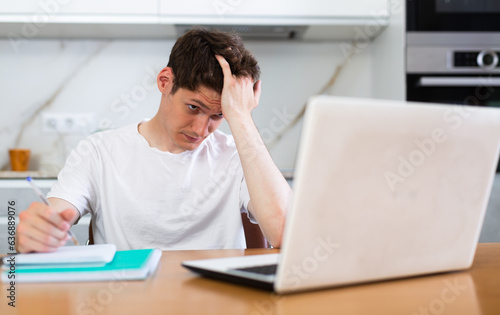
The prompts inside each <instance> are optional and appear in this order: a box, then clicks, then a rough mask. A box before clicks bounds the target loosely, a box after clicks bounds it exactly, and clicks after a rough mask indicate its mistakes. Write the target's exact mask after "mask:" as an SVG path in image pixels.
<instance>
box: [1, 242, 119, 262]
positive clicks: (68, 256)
mask: <svg viewBox="0 0 500 315" xmlns="http://www.w3.org/2000/svg"><path fill="white" fill-rule="evenodd" d="M115 252H116V246H115V245H114V244H99V245H93V246H62V247H59V248H58V249H57V250H56V251H55V252H50V253H29V254H17V255H15V264H16V265H17V266H20V265H23V266H28V265H30V266H31V265H33V266H43V265H45V266H50V265H71V264H78V265H85V264H92V265H94V264H99V265H103V264H105V263H108V262H110V261H111V260H113V257H114V256H115ZM9 261H10V256H7V257H4V258H3V264H4V265H5V264H9Z"/></svg>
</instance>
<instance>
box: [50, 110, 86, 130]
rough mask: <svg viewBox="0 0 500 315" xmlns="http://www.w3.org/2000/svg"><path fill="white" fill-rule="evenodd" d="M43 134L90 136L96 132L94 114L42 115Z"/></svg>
mask: <svg viewBox="0 0 500 315" xmlns="http://www.w3.org/2000/svg"><path fill="white" fill-rule="evenodd" d="M41 116H42V132H43V133H48V134H57V133H59V134H76V133H81V134H89V133H91V132H92V131H94V130H95V122H96V119H95V115H94V114H93V113H47V112H45V113H42V115H41Z"/></svg>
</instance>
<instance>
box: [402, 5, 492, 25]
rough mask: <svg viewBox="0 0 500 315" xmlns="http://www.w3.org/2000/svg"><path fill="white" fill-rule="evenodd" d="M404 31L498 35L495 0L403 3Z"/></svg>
mask: <svg viewBox="0 0 500 315" xmlns="http://www.w3.org/2000/svg"><path fill="white" fill-rule="evenodd" d="M406 10H407V13H408V14H407V18H406V24H407V29H408V31H424V32H436V31H437V32H449V31H452V32H484V31H486V32H498V31H500V23H498V16H499V15H500V1H499V0H407V1H406Z"/></svg>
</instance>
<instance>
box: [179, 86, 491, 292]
mask: <svg viewBox="0 0 500 315" xmlns="http://www.w3.org/2000/svg"><path fill="white" fill-rule="evenodd" d="M499 148H500V109H495V108H487V107H472V106H458V105H445V104H441V105H438V104H430V103H410V102H403V101H388V100H374V99H358V98H345V97H333V96H315V97H312V98H311V99H310V100H309V101H308V105H307V110H306V114H305V117H304V124H303V129H302V134H301V139H300V145H299V153H298V157H297V165H296V173H295V175H296V176H295V179H294V183H293V187H294V200H293V203H292V206H291V208H290V209H289V210H288V213H287V218H286V223H285V231H284V235H283V242H282V248H281V251H280V254H269V255H255V256H244V257H229V258H220V259H206V260H195V261H184V262H183V263H182V265H183V266H184V267H186V268H189V269H190V270H192V271H194V272H196V273H198V274H201V275H204V276H207V277H211V278H216V279H221V280H226V281H231V282H236V283H241V284H246V285H251V286H254V287H258V288H262V289H267V290H273V291H274V292H276V293H279V294H284V293H292V292H298V291H307V290H313V289H321V288H327V287H336V286H345V285H353V284H359V283H366V282H373V281H380V280H388V279H396V278H403V277H411V276H418V275H425V274H432V273H440V272H447V271H455V270H462V269H467V268H469V267H470V266H471V265H472V262H473V259H474V254H475V250H476V245H477V242H478V239H479V234H480V231H481V227H482V223H483V219H484V215H485V212H486V207H487V203H488V200H489V196H490V192H491V188H492V184H493V179H494V175H495V170H496V166H497V163H498V159H499ZM260 269H263V270H264V271H259V270H260ZM266 270H267V271H266ZM255 271H259V273H256V272H255Z"/></svg>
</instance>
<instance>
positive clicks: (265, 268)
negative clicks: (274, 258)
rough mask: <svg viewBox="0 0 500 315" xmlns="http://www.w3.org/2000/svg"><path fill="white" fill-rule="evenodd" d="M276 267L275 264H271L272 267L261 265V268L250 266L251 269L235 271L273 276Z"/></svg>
mask: <svg viewBox="0 0 500 315" xmlns="http://www.w3.org/2000/svg"><path fill="white" fill-rule="evenodd" d="M277 267H278V265H277V264H272V265H263V266H252V267H245V268H236V269H235V270H240V271H246V272H253V273H258V274H261V275H274V274H275V273H276V268H277Z"/></svg>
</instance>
